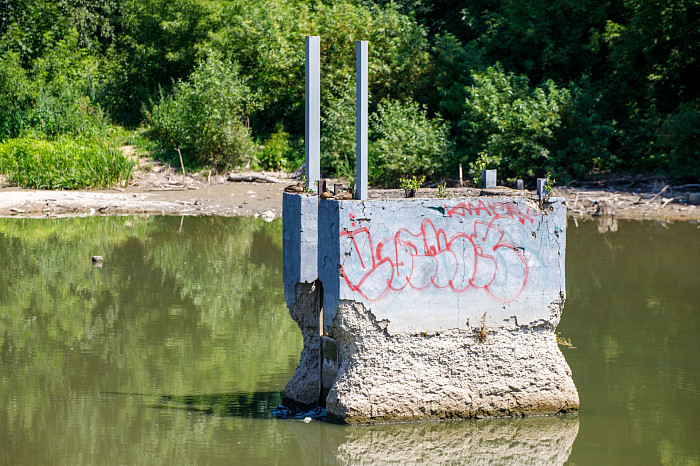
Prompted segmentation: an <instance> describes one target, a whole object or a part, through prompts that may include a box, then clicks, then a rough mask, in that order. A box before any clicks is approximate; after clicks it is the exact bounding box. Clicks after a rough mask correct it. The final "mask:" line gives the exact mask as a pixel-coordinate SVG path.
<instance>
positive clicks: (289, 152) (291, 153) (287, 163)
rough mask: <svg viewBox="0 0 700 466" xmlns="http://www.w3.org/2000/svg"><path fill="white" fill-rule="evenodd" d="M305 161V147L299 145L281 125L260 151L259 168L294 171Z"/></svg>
mask: <svg viewBox="0 0 700 466" xmlns="http://www.w3.org/2000/svg"><path fill="white" fill-rule="evenodd" d="M301 142H302V145H303V141H301ZM303 162H304V148H303V147H298V144H295V141H293V140H292V139H291V136H290V135H289V133H287V132H286V131H284V128H282V127H281V126H280V127H279V128H278V129H277V131H276V132H274V133H272V134H271V135H270V137H269V138H268V139H266V140H265V142H264V143H263V146H262V150H261V151H260V152H258V168H260V169H261V170H287V171H294V170H296V169H297V168H299V165H301V164H302V163H303Z"/></svg>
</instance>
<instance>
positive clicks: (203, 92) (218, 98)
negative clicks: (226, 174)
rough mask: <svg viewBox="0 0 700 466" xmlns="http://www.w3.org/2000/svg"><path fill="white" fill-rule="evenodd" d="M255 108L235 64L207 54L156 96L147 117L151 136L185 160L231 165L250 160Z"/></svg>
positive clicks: (229, 166) (238, 164)
mask: <svg viewBox="0 0 700 466" xmlns="http://www.w3.org/2000/svg"><path fill="white" fill-rule="evenodd" d="M254 107H255V97H254V96H253V95H252V93H251V92H250V90H249V89H248V86H247V85H246V84H245V82H244V80H243V78H241V77H240V76H239V72H238V68H237V67H236V66H234V65H233V64H231V63H230V62H227V61H224V60H222V59H220V58H219V57H218V56H216V54H213V53H212V54H210V55H209V57H208V58H207V60H206V61H204V62H202V63H201V64H200V65H199V66H198V67H197V69H196V70H195V71H194V72H193V73H192V74H191V75H190V76H189V78H188V79H187V80H186V81H183V82H180V83H178V84H177V85H176V86H175V88H174V90H173V93H172V95H169V96H166V95H163V94H161V96H160V99H159V101H158V102H157V103H156V104H155V105H154V106H153V109H152V110H151V111H147V112H146V117H147V120H148V122H149V123H150V124H151V128H152V135H153V137H155V138H156V139H157V140H159V141H160V142H161V143H162V144H163V145H164V146H165V147H166V148H172V149H176V148H178V149H181V151H182V155H183V158H186V159H187V160H188V162H189V163H190V164H197V165H199V164H205V165H209V164H211V165H214V166H216V167H219V168H231V167H234V166H241V165H250V164H251V163H254V162H255V152H256V146H255V144H254V142H253V139H252V138H251V135H250V128H249V127H248V114H249V112H250V110H251V109H252V108H254Z"/></svg>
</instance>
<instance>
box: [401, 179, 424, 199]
mask: <svg viewBox="0 0 700 466" xmlns="http://www.w3.org/2000/svg"><path fill="white" fill-rule="evenodd" d="M424 181H425V176H422V177H420V178H416V176H415V175H413V176H412V177H411V178H401V187H402V188H403V190H404V192H405V193H406V197H414V196H415V195H416V191H418V189H419V188H420V187H421V185H422V184H423V182H424Z"/></svg>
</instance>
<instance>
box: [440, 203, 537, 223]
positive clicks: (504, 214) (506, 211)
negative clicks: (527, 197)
mask: <svg viewBox="0 0 700 466" xmlns="http://www.w3.org/2000/svg"><path fill="white" fill-rule="evenodd" d="M445 210H446V212H447V215H449V216H450V217H452V216H453V215H458V216H461V217H466V216H467V214H469V215H475V216H480V215H482V214H483V213H485V214H486V215H488V216H491V217H493V220H496V219H499V218H515V219H517V220H518V221H519V222H520V223H521V224H523V225H525V222H526V221H527V222H530V224H532V223H534V221H535V218H534V217H533V215H537V211H536V210H534V209H530V208H529V207H528V208H527V209H526V210H525V212H522V211H521V210H520V206H519V205H518V204H516V203H514V202H490V201H487V202H486V203H484V201H483V200H481V199H479V202H478V203H477V204H476V206H474V205H473V204H472V203H471V202H467V203H466V204H465V203H464V202H460V203H459V204H457V205H455V206H454V207H447V206H445Z"/></svg>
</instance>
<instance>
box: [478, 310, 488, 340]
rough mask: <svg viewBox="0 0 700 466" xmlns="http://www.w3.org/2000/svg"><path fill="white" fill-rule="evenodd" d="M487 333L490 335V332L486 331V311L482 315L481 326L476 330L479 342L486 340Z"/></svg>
mask: <svg viewBox="0 0 700 466" xmlns="http://www.w3.org/2000/svg"><path fill="white" fill-rule="evenodd" d="M486 335H488V332H487V331H486V313H485V312H484V315H483V316H481V328H480V329H479V331H478V332H476V341H478V342H479V343H483V342H485V341H486Z"/></svg>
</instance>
